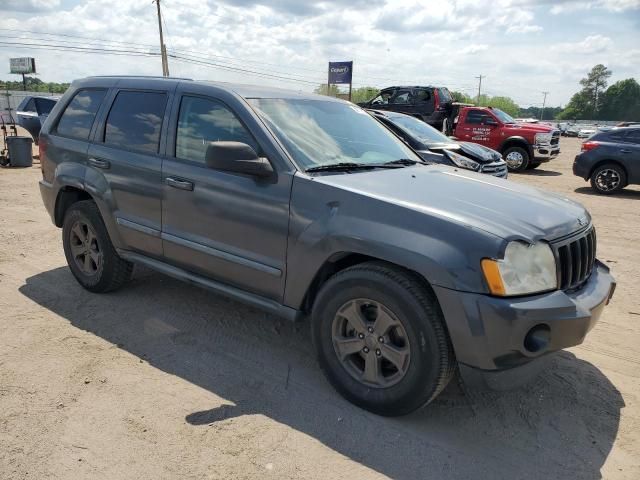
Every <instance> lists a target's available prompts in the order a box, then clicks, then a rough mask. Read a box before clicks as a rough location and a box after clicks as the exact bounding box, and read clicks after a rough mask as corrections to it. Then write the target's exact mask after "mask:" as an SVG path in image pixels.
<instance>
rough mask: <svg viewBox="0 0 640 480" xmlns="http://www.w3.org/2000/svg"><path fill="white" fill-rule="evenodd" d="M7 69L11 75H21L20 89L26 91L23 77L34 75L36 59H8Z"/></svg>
mask: <svg viewBox="0 0 640 480" xmlns="http://www.w3.org/2000/svg"><path fill="white" fill-rule="evenodd" d="M9 68H10V72H11V73H17V74H19V75H22V89H23V90H25V91H26V90H27V80H26V79H25V75H26V74H28V73H36V59H35V58H32V57H22V58H10V59H9Z"/></svg>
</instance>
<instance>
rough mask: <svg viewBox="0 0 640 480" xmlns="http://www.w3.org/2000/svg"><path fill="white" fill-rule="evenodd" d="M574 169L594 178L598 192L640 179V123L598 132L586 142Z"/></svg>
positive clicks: (619, 188)
mask: <svg viewBox="0 0 640 480" xmlns="http://www.w3.org/2000/svg"><path fill="white" fill-rule="evenodd" d="M573 173H574V175H577V176H578V177H582V178H584V179H585V180H591V187H592V188H593V189H594V190H595V191H596V192H598V193H603V194H606V195H610V194H612V193H615V192H618V191H620V190H622V189H623V188H624V187H626V186H627V185H629V184H633V183H635V184H638V183H640V127H621V128H615V129H613V130H609V131H608V132H600V133H596V134H595V135H593V136H592V137H590V138H589V140H587V141H586V142H584V143H583V144H582V152H581V153H580V154H579V155H578V156H576V159H575V161H574V162H573Z"/></svg>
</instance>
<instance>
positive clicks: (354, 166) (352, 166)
mask: <svg viewBox="0 0 640 480" xmlns="http://www.w3.org/2000/svg"><path fill="white" fill-rule="evenodd" d="M411 161H412V160H411ZM372 168H402V165H401V164H396V163H395V162H389V163H355V162H339V163H330V164H327V165H317V166H315V167H309V168H307V169H306V170H305V172H329V171H340V170H345V171H348V170H370V169H372Z"/></svg>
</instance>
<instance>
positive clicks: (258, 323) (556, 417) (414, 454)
mask: <svg viewBox="0 0 640 480" xmlns="http://www.w3.org/2000/svg"><path fill="white" fill-rule="evenodd" d="M20 292H21V293H22V294H23V295H25V296H26V297H28V298H30V299H31V300H33V301H34V302H37V303H38V304H40V305H42V306H43V307H45V308H47V309H49V310H51V311H52V312H54V313H55V314H57V315H60V316H62V317H63V318H65V319H67V320H68V321H69V322H71V324H73V325H74V326H76V327H77V328H80V329H82V330H85V331H88V332H91V333H93V334H95V335H97V336H99V337H102V338H103V339H105V340H107V341H109V342H111V343H112V344H114V345H117V346H118V347H120V348H122V349H124V350H126V351H128V352H131V353H132V354H134V355H136V356H138V357H139V358H141V359H144V360H146V361H147V362H149V364H150V365H152V366H154V367H156V368H158V369H161V370H163V371H165V372H167V373H169V374H171V375H177V376H179V377H181V378H183V379H184V380H186V381H188V382H191V383H193V384H195V385H197V386H199V387H202V388H205V389H207V390H209V391H211V392H213V393H215V394H216V395H218V396H220V397H222V398H224V399H226V400H227V402H228V403H229V404H228V405H227V404H225V405H224V406H219V405H215V406H212V408H211V409H208V410H205V411H194V412H192V413H191V414H189V415H188V416H187V417H186V418H185V422H187V424H190V425H191V428H194V429H198V428H206V427H202V425H208V424H212V423H214V422H220V421H224V420H226V419H228V418H231V417H238V416H241V415H248V414H262V415H264V416H267V417H269V418H272V419H273V420H275V421H277V422H279V423H282V424H285V425H288V426H290V427H291V428H293V429H295V430H298V431H300V432H303V433H304V434H306V435H310V436H311V437H313V438H315V439H317V440H318V441H320V442H322V443H323V444H324V445H326V446H327V447H329V448H330V449H332V450H334V451H335V452H337V453H338V454H340V455H344V456H346V457H349V458H351V459H352V460H354V461H356V462H359V463H361V464H362V465H364V466H366V467H369V468H371V469H374V470H376V471H378V472H380V473H381V474H384V475H387V476H389V477H390V478H394V479H402V480H414V479H416V478H424V477H425V476H429V477H430V478H520V479H523V478H536V479H537V478H553V479H559V478H571V479H575V478H581V479H596V478H601V473H600V469H601V467H602V465H603V463H604V462H605V460H606V458H607V456H608V454H609V452H610V450H611V448H612V445H613V442H614V440H615V438H616V432H617V430H618V425H619V421H620V409H621V408H622V407H623V406H624V402H623V400H622V397H621V395H620V393H619V392H618V391H617V390H616V388H615V387H614V386H613V385H612V384H611V382H609V380H608V379H607V378H606V377H605V376H604V375H603V374H602V373H601V372H600V371H599V370H598V369H597V368H596V367H595V366H593V365H592V364H590V363H588V362H585V361H583V360H580V359H578V358H576V357H575V356H574V355H572V354H570V353H567V352H563V353H560V354H559V355H557V356H556V358H555V359H554V360H553V362H551V363H552V366H551V368H549V369H547V370H546V371H545V372H544V373H543V374H542V375H541V376H540V377H539V378H538V379H537V380H536V381H535V382H534V383H533V384H532V385H530V386H528V387H527V388H525V389H521V390H517V391H511V392H490V393H489V392H479V391H471V392H467V394H463V393H462V390H461V389H460V388H459V386H458V384H457V383H455V382H454V383H452V385H450V387H449V388H448V389H447V391H445V392H444V393H443V394H442V395H441V396H440V397H439V398H438V399H437V400H436V401H435V402H434V403H432V404H431V405H429V406H428V407H426V408H424V409H422V410H420V411H418V412H415V413H413V414H411V415H408V416H406V417H401V418H394V419H391V418H382V417H378V416H375V415H372V414H369V413H367V412H365V411H362V410H360V409H358V408H356V407H354V406H352V405H351V404H349V403H348V402H346V401H345V400H343V399H342V398H341V397H340V396H338V394H337V393H335V392H334V391H333V390H332V389H331V387H330V386H329V385H328V384H327V383H326V382H325V380H324V378H323V376H322V374H321V372H320V371H319V369H318V367H317V366H316V363H315V359H314V355H313V349H312V346H311V343H310V340H309V336H308V334H307V332H308V325H305V324H291V323H287V322H286V321H284V320H280V319H278V318H275V317H271V316H269V315H266V314H264V313H262V312H259V311H257V310H253V309H251V308H248V307H246V306H244V305H241V304H238V303H235V302H233V301H230V300H227V299H225V298H222V297H219V296H217V295H214V294H212V293H210V292H207V291H205V290H201V289H198V288H194V287H190V286H188V285H186V284H183V283H181V282H178V281H175V280H173V279H170V278H167V277H165V276H163V275H160V274H155V273H152V272H148V271H144V270H143V271H139V272H137V273H136V277H135V279H134V280H133V281H132V282H131V283H130V284H129V285H127V286H126V287H125V288H123V289H122V290H120V291H118V292H115V293H112V294H106V295H94V294H91V293H88V292H86V291H84V290H82V289H81V288H80V287H79V286H78V285H77V283H76V282H75V280H74V279H73V277H72V276H71V274H70V273H69V271H68V269H67V268H57V269H55V270H51V271H47V272H43V273H40V274H38V275H35V276H33V277H30V278H28V279H27V281H26V284H25V285H23V286H22V287H21V288H20ZM301 461H304V460H301Z"/></svg>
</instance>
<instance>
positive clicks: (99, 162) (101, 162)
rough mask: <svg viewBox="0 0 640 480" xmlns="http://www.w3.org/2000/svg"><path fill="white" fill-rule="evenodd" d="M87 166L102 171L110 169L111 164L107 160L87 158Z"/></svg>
mask: <svg viewBox="0 0 640 480" xmlns="http://www.w3.org/2000/svg"><path fill="white" fill-rule="evenodd" d="M89 165H93V166H94V167H96V168H102V169H103V170H108V169H109V168H110V167H111V163H109V161H108V160H100V159H99V158H89Z"/></svg>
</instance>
